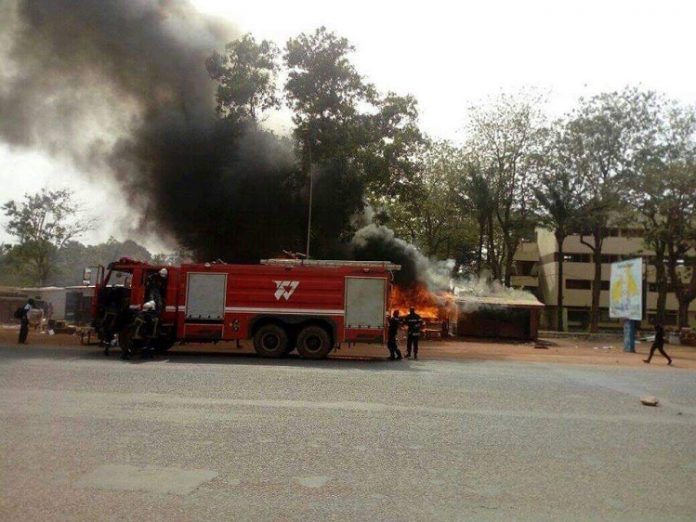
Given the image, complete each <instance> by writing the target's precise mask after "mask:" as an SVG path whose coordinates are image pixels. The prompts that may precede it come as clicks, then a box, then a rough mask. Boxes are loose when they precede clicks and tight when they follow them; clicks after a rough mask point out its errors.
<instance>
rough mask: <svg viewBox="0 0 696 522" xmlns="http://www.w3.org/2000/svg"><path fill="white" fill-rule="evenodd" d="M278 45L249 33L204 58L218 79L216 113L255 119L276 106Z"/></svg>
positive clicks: (213, 77) (211, 75)
mask: <svg viewBox="0 0 696 522" xmlns="http://www.w3.org/2000/svg"><path fill="white" fill-rule="evenodd" d="M278 53H279V51H278V48H277V47H276V46H275V44H273V43H272V42H269V41H268V40H262V41H261V42H260V43H257V42H256V40H255V39H254V37H253V36H252V35H251V34H245V35H244V36H242V37H241V38H240V39H239V40H235V41H234V42H230V43H228V44H227V45H226V46H225V52H224V53H223V54H220V53H218V52H217V51H216V52H214V53H213V54H212V56H210V57H209V58H208V60H207V61H206V68H207V69H208V73H209V74H210V77H211V78H212V79H214V80H217V81H218V82H219V85H218V88H217V110H218V113H219V114H220V115H221V116H223V117H225V118H229V119H232V120H234V121H237V122H249V121H252V122H256V121H257V120H258V117H259V114H260V113H261V112H263V111H265V110H268V109H274V108H278V107H279V106H280V100H279V99H278V96H277V94H276V84H275V81H276V76H277V74H278V70H279V65H278V63H277V59H278Z"/></svg>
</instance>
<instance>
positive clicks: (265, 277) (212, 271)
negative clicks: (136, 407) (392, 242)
mask: <svg viewBox="0 0 696 522" xmlns="http://www.w3.org/2000/svg"><path fill="white" fill-rule="evenodd" d="M162 268H166V269H167V272H168V273H167V275H166V277H164V278H161V285H162V287H161V289H160V291H161V294H160V295H161V297H162V299H161V301H162V303H161V306H160V307H159V308H160V309H159V310H153V311H151V312H144V311H143V308H146V309H147V305H146V299H147V295H146V294H147V292H148V290H147V288H148V286H147V285H148V284H150V283H149V282H150V281H152V280H153V278H155V277H156V276H157V274H158V272H159V271H160V270H161V269H162ZM398 269H400V266H399V265H394V264H391V263H388V262H383V261H323V260H296V259H268V260H263V261H261V264H259V265H232V264H226V263H204V264H183V265H181V266H177V267H169V266H168V267H163V266H161V265H151V264H148V263H143V262H139V261H134V260H132V259H128V258H122V259H120V260H119V261H116V262H114V263H111V264H110V265H109V266H108V267H107V268H106V270H104V269H103V268H100V269H99V271H98V276H97V279H98V281H97V289H96V293H95V295H96V299H95V300H94V309H93V314H94V326H95V328H96V330H97V333H98V334H99V337H100V339H101V340H102V341H104V342H105V343H108V342H109V341H110V340H111V339H112V338H113V337H114V336H115V335H116V334H118V337H119V343H120V345H121V349H122V350H124V353H129V352H130V353H135V354H137V353H139V351H140V350H142V349H143V348H145V347H149V348H152V349H155V350H166V349H168V348H170V347H171V346H172V345H173V344H174V343H175V342H219V341H238V340H242V339H253V342H254V348H255V350H256V352H257V353H258V354H259V355H261V356H263V357H281V356H283V355H285V354H288V353H290V352H291V351H293V350H294V349H297V351H298V352H299V354H300V355H301V356H302V357H305V358H308V359H321V358H324V357H326V356H327V355H328V354H329V352H330V351H331V350H332V349H333V348H336V347H338V346H339V345H340V344H341V343H356V342H361V343H384V342H385V335H386V330H385V323H386V321H385V319H386V315H387V310H388V299H389V287H390V282H391V279H392V271H394V270H398ZM144 305H145V306H144ZM150 307H152V305H150ZM145 313H150V314H153V313H154V317H152V319H151V320H150V321H149V323H148V326H147V328H145V327H143V328H141V329H140V330H139V329H138V326H137V325H138V320H139V317H142V315H143V314H145ZM140 322H141V326H142V322H143V321H142V319H141V320H140Z"/></svg>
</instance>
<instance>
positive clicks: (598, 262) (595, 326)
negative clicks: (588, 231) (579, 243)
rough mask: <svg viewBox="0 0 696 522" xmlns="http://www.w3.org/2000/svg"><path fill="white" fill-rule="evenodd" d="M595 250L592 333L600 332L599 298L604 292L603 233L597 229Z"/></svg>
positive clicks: (595, 231)
mask: <svg viewBox="0 0 696 522" xmlns="http://www.w3.org/2000/svg"><path fill="white" fill-rule="evenodd" d="M592 235H593V237H594V244H595V248H594V249H593V250H592V254H593V258H594V259H593V261H594V279H593V280H592V307H591V308H590V332H597V331H598V330H599V297H600V292H601V291H602V243H601V231H600V228H599V227H595V229H594V232H593V234H592Z"/></svg>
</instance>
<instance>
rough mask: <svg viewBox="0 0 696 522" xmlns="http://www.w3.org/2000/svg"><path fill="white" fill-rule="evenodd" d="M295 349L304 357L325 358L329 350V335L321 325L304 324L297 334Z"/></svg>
mask: <svg viewBox="0 0 696 522" xmlns="http://www.w3.org/2000/svg"><path fill="white" fill-rule="evenodd" d="M297 351H298V352H300V355H301V356H302V357H304V358H305V359H325V358H326V356H327V355H329V352H330V351H331V337H330V336H329V333H328V332H327V331H326V330H325V329H324V328H322V327H321V326H306V327H304V328H303V329H302V331H301V332H300V335H298V336H297Z"/></svg>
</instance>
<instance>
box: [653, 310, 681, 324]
mask: <svg viewBox="0 0 696 522" xmlns="http://www.w3.org/2000/svg"><path fill="white" fill-rule="evenodd" d="M655 317H656V314H655V313H654V312H653V313H649V314H648V321H649V322H650V323H651V324H652V323H654V322H655ZM665 326H677V313H676V312H665Z"/></svg>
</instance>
